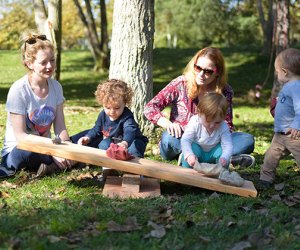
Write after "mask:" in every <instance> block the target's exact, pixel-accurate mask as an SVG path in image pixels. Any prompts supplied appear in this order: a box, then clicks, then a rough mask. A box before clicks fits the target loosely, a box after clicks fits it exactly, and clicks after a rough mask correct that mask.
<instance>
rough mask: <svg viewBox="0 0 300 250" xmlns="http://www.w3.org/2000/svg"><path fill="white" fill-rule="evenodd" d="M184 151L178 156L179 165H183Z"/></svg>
mask: <svg viewBox="0 0 300 250" xmlns="http://www.w3.org/2000/svg"><path fill="white" fill-rule="evenodd" d="M182 157H183V155H182V153H180V155H179V156H178V162H177V166H182Z"/></svg>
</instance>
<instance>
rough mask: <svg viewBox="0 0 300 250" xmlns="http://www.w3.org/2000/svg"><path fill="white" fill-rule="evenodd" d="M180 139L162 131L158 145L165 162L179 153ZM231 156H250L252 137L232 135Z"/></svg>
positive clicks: (240, 133) (236, 133) (242, 134)
mask: <svg viewBox="0 0 300 250" xmlns="http://www.w3.org/2000/svg"><path fill="white" fill-rule="evenodd" d="M180 140H181V138H175V137H174V136H172V135H170V134H169V133H168V132H167V131H164V132H163V134H162V137H161V141H160V143H159V149H160V154H161V156H162V158H163V159H165V160H174V159H176V158H177V157H178V155H179V154H180V153H181V144H180ZM232 143H233V154H232V155H240V154H251V153H252V152H253V150H254V137H253V135H251V134H248V133H244V132H233V133H232Z"/></svg>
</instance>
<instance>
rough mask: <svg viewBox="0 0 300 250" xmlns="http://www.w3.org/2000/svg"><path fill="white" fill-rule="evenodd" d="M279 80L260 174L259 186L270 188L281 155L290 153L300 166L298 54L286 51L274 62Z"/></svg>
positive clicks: (299, 72)
mask: <svg viewBox="0 0 300 250" xmlns="http://www.w3.org/2000/svg"><path fill="white" fill-rule="evenodd" d="M275 72H276V73H277V75H278V81H279V82H281V83H283V84H284V86H283V88H282V89H281V91H280V92H279V94H278V99H277V104H276V108H275V121H274V132H275V134H274V136H273V139H272V143H271V146H270V148H269V149H268V150H267V151H266V153H265V158H264V162H263V165H262V166H261V171H260V187H261V188H269V187H270V186H271V184H272V183H273V181H274V179H275V172H276V168H277V166H278V164H279V161H280V159H281V158H282V157H283V156H286V155H289V154H290V153H292V155H293V156H294V158H295V160H296V162H297V165H298V166H300V140H299V138H300V51H299V50H297V49H292V48H290V49H286V50H284V51H282V52H281V53H279V54H278V56H277V57H276V60H275Z"/></svg>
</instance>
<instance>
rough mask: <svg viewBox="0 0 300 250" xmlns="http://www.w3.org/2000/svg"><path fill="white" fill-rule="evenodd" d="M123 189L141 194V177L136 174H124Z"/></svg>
mask: <svg viewBox="0 0 300 250" xmlns="http://www.w3.org/2000/svg"><path fill="white" fill-rule="evenodd" d="M122 178H123V181H122V188H123V189H124V190H127V191H129V192H135V193H138V192H140V180H141V176H140V175H136V174H123V177H122Z"/></svg>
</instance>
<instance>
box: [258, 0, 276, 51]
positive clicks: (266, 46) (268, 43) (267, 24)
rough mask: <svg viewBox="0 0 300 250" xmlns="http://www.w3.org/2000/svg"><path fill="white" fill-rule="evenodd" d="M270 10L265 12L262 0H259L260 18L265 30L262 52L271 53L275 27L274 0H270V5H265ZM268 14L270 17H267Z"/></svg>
mask: <svg viewBox="0 0 300 250" xmlns="http://www.w3.org/2000/svg"><path fill="white" fill-rule="evenodd" d="M265 8H266V9H267V10H268V12H267V14H265V13H264V12H265V11H264V8H263V2H262V0H257V9H258V13H259V19H260V23H261V27H262V31H263V41H264V42H263V48H262V53H264V54H269V53H271V47H272V38H273V28H274V12H275V8H274V4H273V0H270V1H268V5H267V6H266V7H265ZM265 16H267V17H268V18H265Z"/></svg>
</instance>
